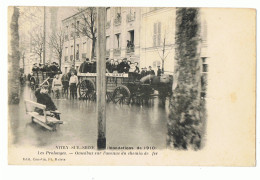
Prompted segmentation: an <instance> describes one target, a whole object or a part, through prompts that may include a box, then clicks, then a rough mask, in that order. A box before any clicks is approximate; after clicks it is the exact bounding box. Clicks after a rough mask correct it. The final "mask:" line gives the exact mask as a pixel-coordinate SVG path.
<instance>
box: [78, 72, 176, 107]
mask: <svg viewBox="0 0 260 180" xmlns="http://www.w3.org/2000/svg"><path fill="white" fill-rule="evenodd" d="M96 76H97V74H96V73H78V77H79V85H78V91H79V96H80V99H86V100H95V98H96ZM172 80H173V79H172V76H171V75H163V76H155V75H147V76H145V77H143V78H141V79H140V78H139V76H138V74H135V73H106V89H107V93H106V97H107V101H108V102H114V103H119V104H129V103H131V102H133V103H134V102H136V103H142V102H148V100H149V99H150V98H153V97H154V96H159V97H160V99H162V101H163V103H165V99H166V97H167V96H169V95H170V94H171V89H172ZM155 91H157V92H158V93H155Z"/></svg>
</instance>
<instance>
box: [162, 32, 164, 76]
mask: <svg viewBox="0 0 260 180" xmlns="http://www.w3.org/2000/svg"><path fill="white" fill-rule="evenodd" d="M164 53H165V37H164V39H163V55H162V74H164Z"/></svg>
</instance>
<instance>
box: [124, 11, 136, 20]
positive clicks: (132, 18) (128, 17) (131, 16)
mask: <svg viewBox="0 0 260 180" xmlns="http://www.w3.org/2000/svg"><path fill="white" fill-rule="evenodd" d="M134 20H135V13H129V14H127V16H126V21H127V22H131V21H134Z"/></svg>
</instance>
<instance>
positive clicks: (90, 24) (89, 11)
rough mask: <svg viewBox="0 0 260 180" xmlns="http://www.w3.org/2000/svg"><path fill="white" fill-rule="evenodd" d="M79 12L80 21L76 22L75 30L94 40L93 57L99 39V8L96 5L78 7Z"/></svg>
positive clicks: (92, 56)
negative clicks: (97, 20)
mask: <svg viewBox="0 0 260 180" xmlns="http://www.w3.org/2000/svg"><path fill="white" fill-rule="evenodd" d="M77 11H78V12H79V14H80V15H79V21H78V22H79V23H75V24H74V26H75V30H76V32H78V33H81V34H82V35H84V36H87V37H88V38H89V39H91V41H92V50H91V58H92V59H93V58H94V56H95V47H96V40H97V27H96V23H97V22H96V19H97V10H96V8H95V7H88V8H78V9H77Z"/></svg>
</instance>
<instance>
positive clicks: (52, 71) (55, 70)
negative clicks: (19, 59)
mask: <svg viewBox="0 0 260 180" xmlns="http://www.w3.org/2000/svg"><path fill="white" fill-rule="evenodd" d="M32 72H33V73H36V74H39V73H44V72H45V73H46V74H48V76H50V77H51V78H53V77H54V76H55V75H56V74H61V70H60V66H59V65H58V63H56V62H52V63H51V64H49V62H47V63H46V64H42V63H39V65H38V63H35V64H33V67H32Z"/></svg>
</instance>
